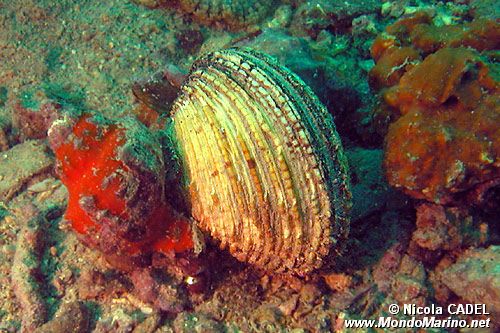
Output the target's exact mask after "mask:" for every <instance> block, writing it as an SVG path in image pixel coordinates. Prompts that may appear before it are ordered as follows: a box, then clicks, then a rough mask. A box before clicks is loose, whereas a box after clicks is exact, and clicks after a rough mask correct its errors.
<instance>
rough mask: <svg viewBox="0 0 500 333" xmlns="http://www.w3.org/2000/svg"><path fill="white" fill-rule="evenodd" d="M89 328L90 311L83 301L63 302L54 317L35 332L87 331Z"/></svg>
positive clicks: (72, 332)
mask: <svg viewBox="0 0 500 333" xmlns="http://www.w3.org/2000/svg"><path fill="white" fill-rule="evenodd" d="M88 329H89V312H88V310H87V308H86V307H85V306H84V305H83V304H82V303H81V302H71V303H63V304H62V305H61V307H60V308H59V310H58V311H57V313H56V314H55V316H54V318H53V319H52V320H51V321H49V322H47V323H45V324H44V325H42V326H40V327H39V328H38V329H36V330H35V331H34V332H33V333H68V332H71V333H85V332H88Z"/></svg>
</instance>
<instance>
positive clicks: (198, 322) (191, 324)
mask: <svg viewBox="0 0 500 333" xmlns="http://www.w3.org/2000/svg"><path fill="white" fill-rule="evenodd" d="M225 331H226V330H225V329H224V326H223V325H222V324H220V323H219V322H217V321H215V320H213V319H212V318H210V317H208V316H207V315H204V314H202V313H187V312H183V313H181V314H179V315H178V316H177V317H176V318H175V320H174V332H176V333H184V332H185V333H187V332H193V333H201V332H203V333H219V332H225Z"/></svg>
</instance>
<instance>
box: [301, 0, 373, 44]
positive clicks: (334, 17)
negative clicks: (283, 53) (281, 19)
mask: <svg viewBox="0 0 500 333" xmlns="http://www.w3.org/2000/svg"><path fill="white" fill-rule="evenodd" d="M379 8H380V2H379V1H374V0H368V1H367V0H351V1H330V0H314V1H304V2H303V3H302V4H301V5H300V6H299V8H297V11H296V12H295V15H294V17H293V20H292V25H291V31H292V32H293V33H294V34H297V35H300V36H302V35H304V34H308V35H309V36H311V37H313V38H316V36H317V34H318V32H319V31H321V30H323V29H332V30H335V31H336V32H341V31H345V30H347V29H349V28H350V26H351V21H352V19H353V18H355V17H357V16H360V15H364V14H372V13H376V12H378V10H379Z"/></svg>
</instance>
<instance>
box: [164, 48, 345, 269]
mask: <svg viewBox="0 0 500 333" xmlns="http://www.w3.org/2000/svg"><path fill="white" fill-rule="evenodd" d="M171 115H172V122H171V125H170V126H171V130H172V131H173V137H174V139H175V140H174V141H175V144H176V146H177V147H176V149H177V153H178V156H179V160H180V163H181V167H182V170H183V180H182V186H183V188H184V189H185V191H184V192H185V194H186V196H187V202H189V203H190V213H191V214H192V216H193V218H194V219H195V220H197V221H198V225H199V227H200V228H201V229H202V230H204V231H206V232H207V233H209V234H210V235H211V236H212V237H213V238H214V239H216V240H218V242H220V247H221V248H227V249H228V250H229V252H230V253H231V254H232V255H233V256H235V257H236V258H237V259H239V260H240V261H244V262H247V263H250V264H252V265H255V266H257V267H260V268H262V269H264V270H266V271H271V272H279V273H291V274H297V275H300V276H304V275H307V274H308V273H310V272H311V271H312V270H314V269H317V268H319V267H321V266H322V265H324V262H325V261H327V258H330V257H331V256H332V255H333V256H334V255H336V254H338V253H339V252H340V251H341V249H342V243H343V242H342V241H343V240H344V239H345V238H346V237H347V233H348V227H349V219H348V212H349V208H350V198H351V196H350V192H349V181H348V172H347V163H346V158H345V156H344V153H343V149H342V145H341V142H340V139H339V136H338V134H337V132H336V130H335V125H334V122H333V118H332V116H331V115H330V114H329V113H328V111H327V110H326V108H325V107H324V106H323V104H321V102H320V101H319V100H318V98H317V97H316V96H315V95H314V93H313V92H312V91H311V89H310V88H309V87H308V86H307V85H306V84H305V83H304V82H303V81H302V80H301V79H300V78H299V77H298V76H297V75H295V74H294V73H292V72H291V71H290V70H288V69H286V68H284V67H282V66H280V65H279V64H278V63H277V61H276V60H275V59H273V58H271V57H270V56H268V55H265V54H263V53H260V52H256V51H252V50H246V49H228V50H223V51H218V52H214V53H211V54H208V55H206V56H204V57H202V58H200V59H199V60H197V61H196V62H195V64H194V65H193V68H192V70H191V73H190V75H189V76H188V78H187V80H186V81H185V82H184V84H183V86H182V88H181V91H180V94H179V97H177V99H176V100H175V102H174V103H173V106H172V110H171Z"/></svg>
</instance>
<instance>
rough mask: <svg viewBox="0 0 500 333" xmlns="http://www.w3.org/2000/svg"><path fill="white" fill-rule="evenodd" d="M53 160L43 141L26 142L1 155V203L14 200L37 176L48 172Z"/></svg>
mask: <svg viewBox="0 0 500 333" xmlns="http://www.w3.org/2000/svg"><path fill="white" fill-rule="evenodd" d="M51 166H52V159H51V158H50V157H49V155H48V154H47V145H46V144H45V143H44V142H43V141H26V142H24V143H21V144H19V145H16V146H14V147H13V148H11V149H9V150H8V151H6V152H4V153H2V154H1V155H0V201H2V200H5V201H8V200H10V199H12V198H13V197H14V196H15V195H16V193H17V192H18V191H19V190H20V189H21V188H22V187H23V186H24V185H25V184H27V183H28V182H29V181H30V180H31V179H32V178H33V177H35V176H36V175H39V174H42V173H44V172H47V171H48V170H49V169H50V167H51Z"/></svg>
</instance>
